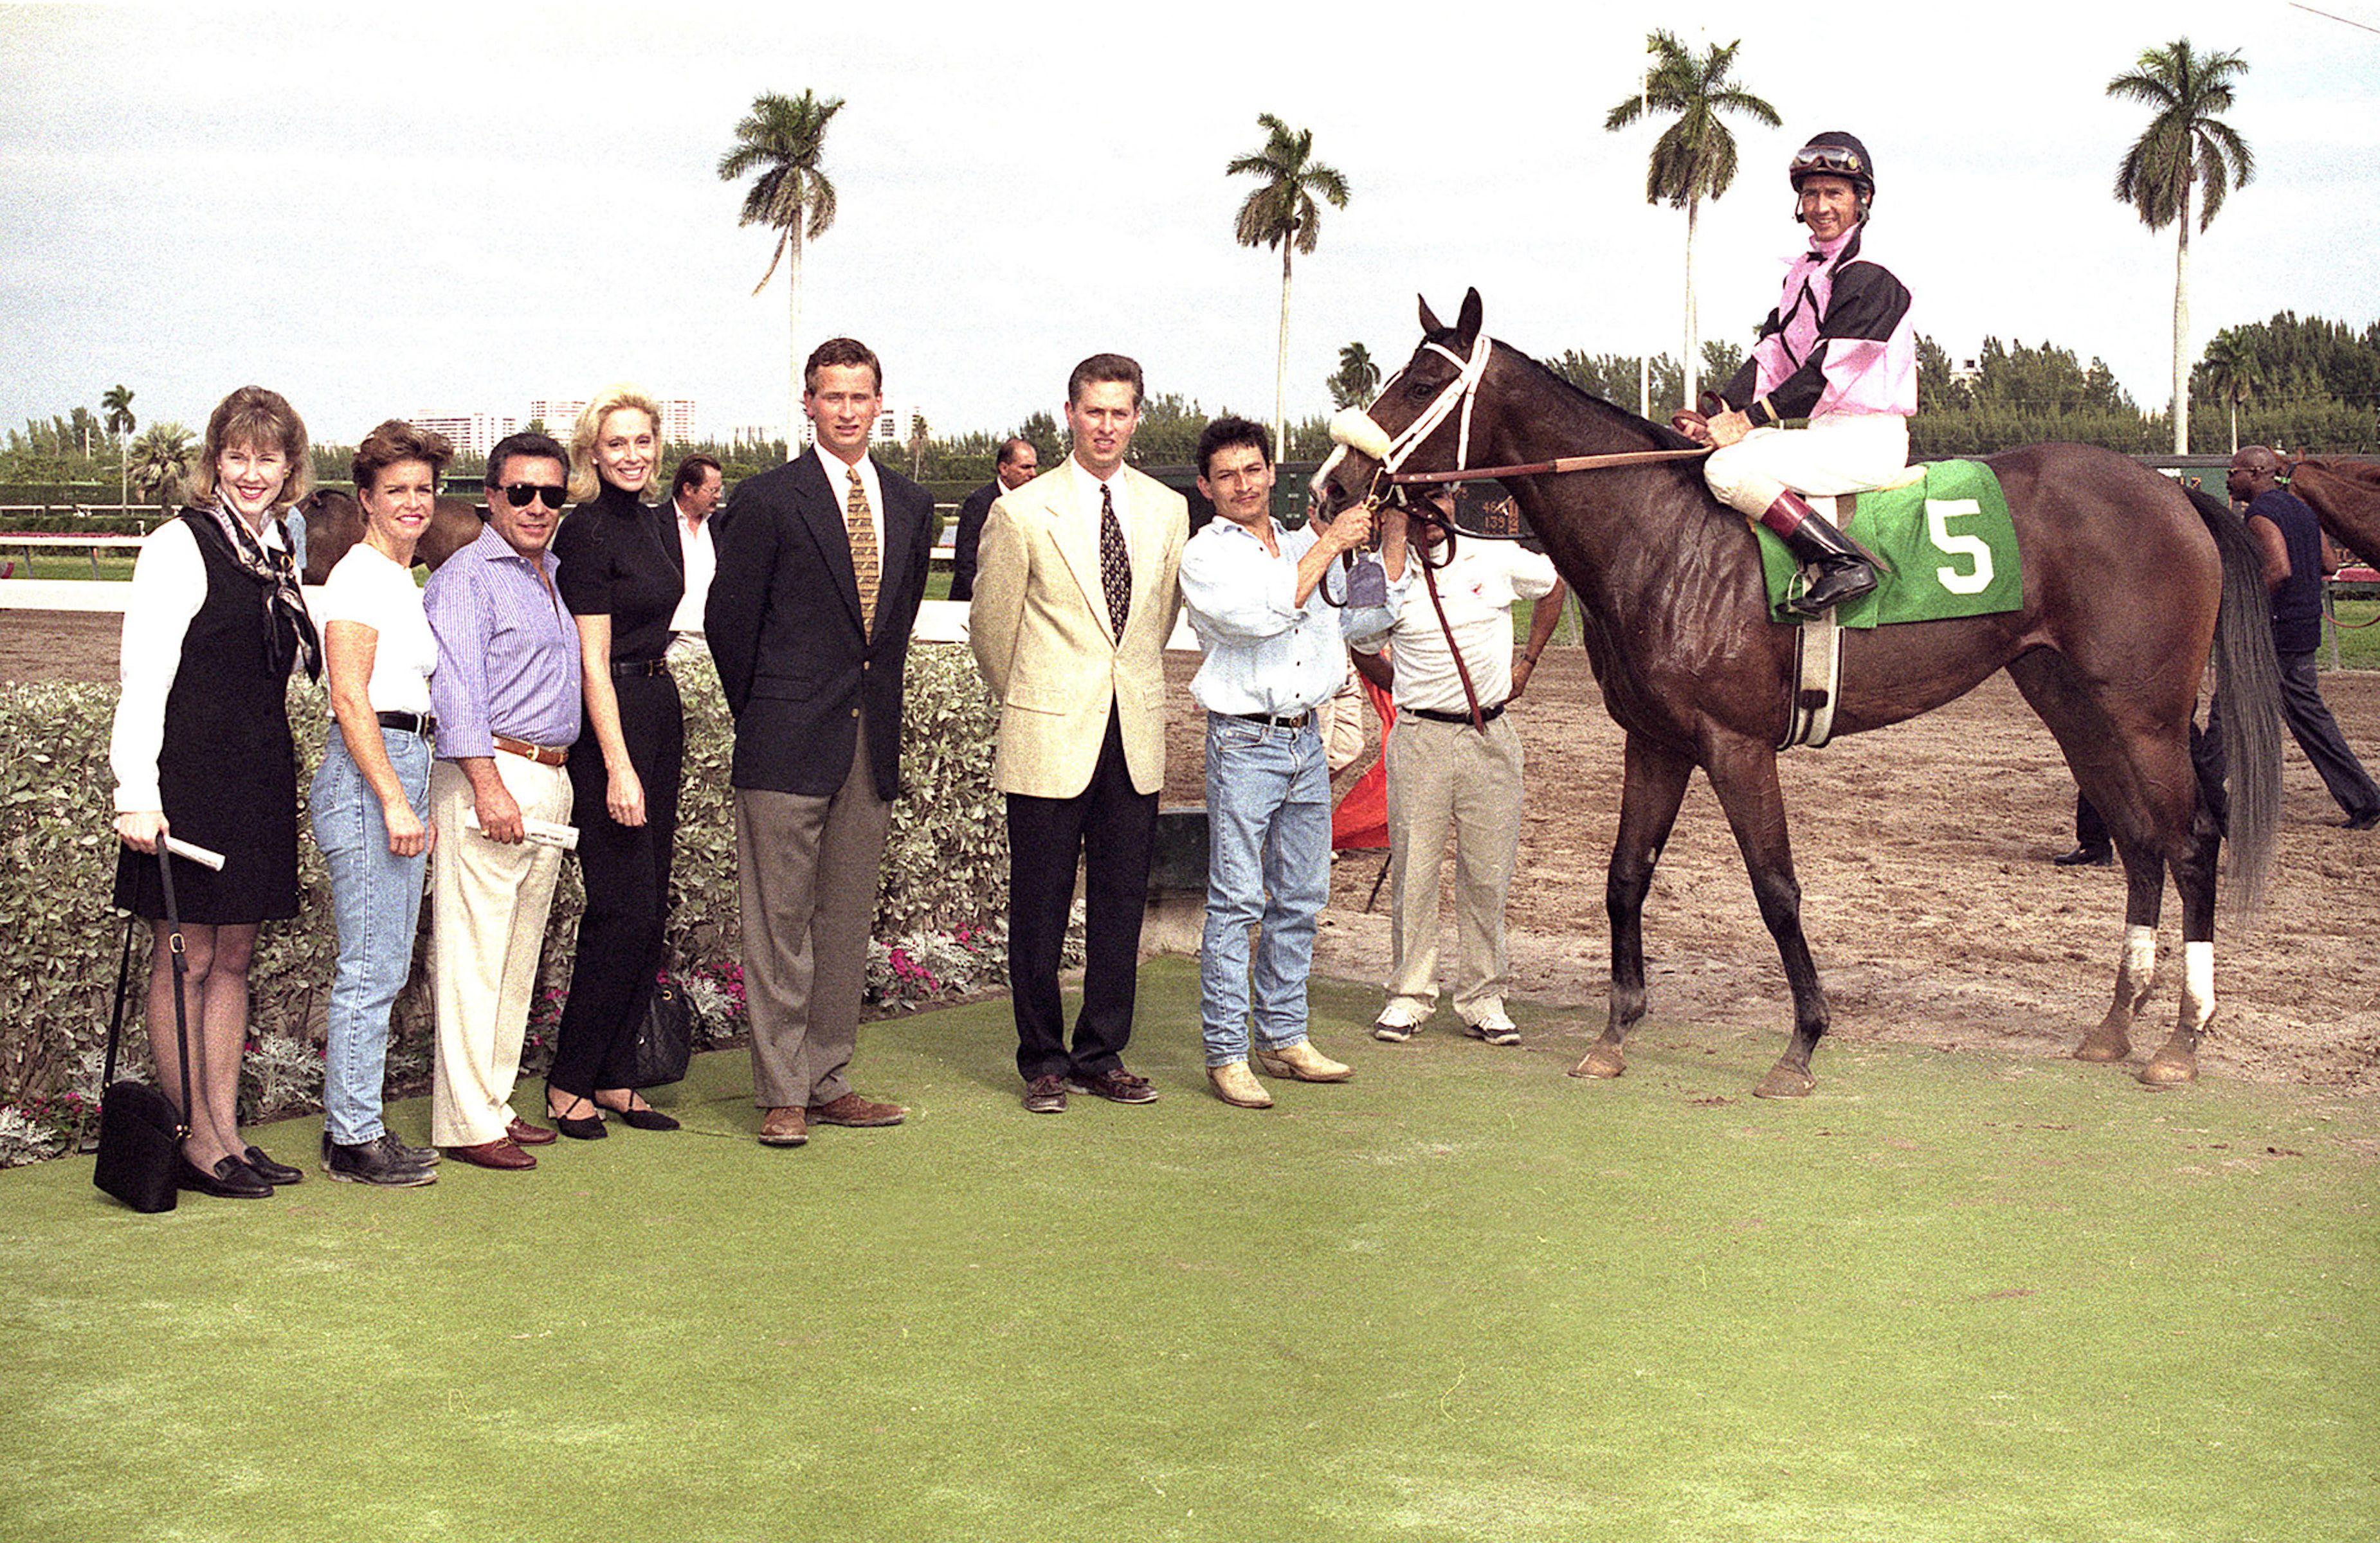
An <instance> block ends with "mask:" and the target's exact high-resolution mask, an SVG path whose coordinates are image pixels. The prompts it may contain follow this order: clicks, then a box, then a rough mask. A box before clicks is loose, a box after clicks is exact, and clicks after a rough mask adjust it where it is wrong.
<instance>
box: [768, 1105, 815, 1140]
mask: <svg viewBox="0 0 2380 1543" xmlns="http://www.w3.org/2000/svg"><path fill="white" fill-rule="evenodd" d="M809 1138H810V1127H809V1123H808V1122H807V1121H806V1120H804V1119H803V1118H802V1111H801V1109H800V1108H799V1107H798V1106H796V1105H793V1104H787V1105H785V1106H783V1108H779V1109H772V1110H771V1111H769V1115H768V1118H767V1119H764V1120H762V1121H761V1122H760V1145H761V1146H763V1147H798V1146H800V1145H802V1144H803V1143H804V1142H806V1141H807V1140H808V1139H809Z"/></svg>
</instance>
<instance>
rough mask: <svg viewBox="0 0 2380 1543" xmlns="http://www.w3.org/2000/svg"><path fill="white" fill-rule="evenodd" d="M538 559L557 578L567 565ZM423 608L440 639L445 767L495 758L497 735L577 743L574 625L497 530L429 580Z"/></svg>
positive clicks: (434, 695)
mask: <svg viewBox="0 0 2380 1543" xmlns="http://www.w3.org/2000/svg"><path fill="white" fill-rule="evenodd" d="M539 558H540V562H541V563H542V564H543V565H544V568H545V575H546V577H547V578H548V579H549V580H550V579H552V578H553V576H554V574H556V573H557V572H559V571H560V569H561V566H562V565H561V564H560V563H558V562H557V561H555V559H554V556H553V553H550V552H548V553H540V554H539ZM421 607H422V609H423V610H424V611H426V612H427V613H428V614H429V615H430V630H431V633H432V634H434V635H435V636H436V637H437V638H438V668H437V670H436V671H435V672H434V673H433V674H431V677H430V701H431V708H432V709H433V710H434V711H436V712H437V714H438V754H439V756H440V758H441V759H446V760H461V759H464V758H466V757H468V756H492V755H493V754H495V753H496V747H495V740H494V735H499V734H501V735H509V736H510V737H512V738H514V739H526V740H528V742H529V743H530V744H532V745H567V744H569V743H571V742H572V741H573V740H575V739H577V737H578V689H579V682H578V624H577V622H575V621H573V620H571V617H570V613H569V611H568V610H566V609H565V607H564V606H563V603H562V598H561V593H560V591H559V590H558V589H549V588H548V586H547V585H546V584H542V583H540V582H539V581H538V577H537V572H536V570H535V569H533V568H531V567H530V566H529V563H528V558H526V557H523V556H522V555H521V554H520V553H517V552H515V551H514V550H513V549H512V546H511V544H510V543H508V542H507V541H505V540H504V537H502V536H501V535H498V534H497V533H496V529H495V528H494V527H493V526H490V527H489V528H488V529H484V530H482V531H480V539H479V540H478V541H473V542H472V543H471V544H470V545H469V546H467V547H465V548H464V549H463V550H462V551H460V552H458V553H455V555H454V556H452V557H449V558H448V559H446V561H445V562H444V563H443V565H440V567H439V569H438V571H437V572H436V573H434V574H431V576H430V583H429V586H428V588H426V589H423V590H422V592H421Z"/></svg>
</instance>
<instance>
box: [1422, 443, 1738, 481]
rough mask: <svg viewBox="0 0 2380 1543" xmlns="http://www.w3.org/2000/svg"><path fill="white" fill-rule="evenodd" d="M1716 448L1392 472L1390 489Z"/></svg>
mask: <svg viewBox="0 0 2380 1543" xmlns="http://www.w3.org/2000/svg"><path fill="white" fill-rule="evenodd" d="M1714 448H1716V447H1715V446H1712V445H1707V444H1698V445H1696V446H1694V448H1693V449H1691V450H1621V451H1615V452H1613V453H1611V454H1609V455H1605V456H1559V457H1557V458H1556V459H1553V460H1550V461H1530V462H1528V463H1527V464H1526V465H1524V466H1482V467H1471V468H1465V469H1463V470H1459V471H1392V472H1390V473H1389V481H1390V485H1391V486H1395V487H1401V488H1402V487H1416V486H1421V485H1423V484H1427V483H1443V482H1485V481H1493V480H1497V479H1499V478H1503V477H1541V476H1543V475H1545V474H1546V473H1548V472H1564V471H1601V470H1603V469H1604V468H1607V467H1622V466H1650V465H1652V464H1654V463H1655V462H1657V461H1690V460H1693V459H1694V458H1696V457H1697V456H1707V455H1709V454H1710V453H1711V451H1712V450H1713V449H1714Z"/></svg>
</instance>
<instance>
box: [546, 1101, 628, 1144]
mask: <svg viewBox="0 0 2380 1543" xmlns="http://www.w3.org/2000/svg"><path fill="white" fill-rule="evenodd" d="M570 1101H571V1102H572V1103H574V1104H577V1103H583V1104H585V1105H587V1106H588V1107H589V1108H590V1109H601V1108H602V1107H603V1106H602V1105H601V1104H599V1103H597V1102H596V1101H595V1100H592V1099H589V1098H584V1097H579V1096H576V1095H574V1096H573V1097H572V1099H571V1100H570ZM545 1117H546V1118H547V1119H549V1120H551V1121H553V1128H554V1129H555V1130H558V1131H560V1132H561V1133H562V1134H563V1135H565V1136H568V1137H570V1139H571V1140H573V1141H601V1140H602V1139H603V1138H604V1137H605V1136H609V1135H611V1134H612V1133H611V1132H610V1131H608V1130H605V1129H604V1128H603V1118H602V1116H601V1115H600V1114H588V1115H583V1116H581V1117H579V1118H577V1119H572V1118H571V1117H570V1116H569V1115H566V1114H556V1113H555V1112H553V1100H552V1099H548V1100H545Z"/></svg>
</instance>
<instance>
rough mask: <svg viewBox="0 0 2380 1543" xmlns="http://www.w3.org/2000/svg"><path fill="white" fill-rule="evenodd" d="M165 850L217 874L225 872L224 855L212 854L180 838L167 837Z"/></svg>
mask: <svg viewBox="0 0 2380 1543" xmlns="http://www.w3.org/2000/svg"><path fill="white" fill-rule="evenodd" d="M165 850H166V851H168V852H171V853H172V854H174V856H176V857H179V858H181V859H182V860H183V861H185V862H192V863H197V864H199V865H200V867H202V868H211V869H214V870H215V871H216V872H217V873H221V872H222V871H223V865H224V858H223V854H222V853H220V852H210V851H208V850H207V849H206V848H205V847H203V846H194V845H192V844H190V843H188V842H187V841H184V840H183V839H182V838H181V837H179V836H167V837H166V838H165Z"/></svg>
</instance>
